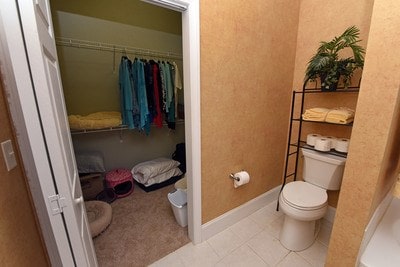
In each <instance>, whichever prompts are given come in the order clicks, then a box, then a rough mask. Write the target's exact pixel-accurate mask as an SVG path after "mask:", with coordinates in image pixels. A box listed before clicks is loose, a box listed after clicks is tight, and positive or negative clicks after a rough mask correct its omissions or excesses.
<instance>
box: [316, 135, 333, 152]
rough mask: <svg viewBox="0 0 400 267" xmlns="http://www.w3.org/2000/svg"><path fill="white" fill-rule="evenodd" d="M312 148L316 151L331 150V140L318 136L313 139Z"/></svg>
mask: <svg viewBox="0 0 400 267" xmlns="http://www.w3.org/2000/svg"><path fill="white" fill-rule="evenodd" d="M314 148H315V149H316V150H318V151H329V150H331V140H329V139H327V138H325V137H319V138H317V139H316V140H315V146H314Z"/></svg>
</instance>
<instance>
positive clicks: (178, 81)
mask: <svg viewBox="0 0 400 267" xmlns="http://www.w3.org/2000/svg"><path fill="white" fill-rule="evenodd" d="M172 66H173V76H174V96H175V118H178V89H179V90H182V89H183V85H182V79H181V75H180V73H179V69H178V65H176V63H175V61H174V62H172Z"/></svg>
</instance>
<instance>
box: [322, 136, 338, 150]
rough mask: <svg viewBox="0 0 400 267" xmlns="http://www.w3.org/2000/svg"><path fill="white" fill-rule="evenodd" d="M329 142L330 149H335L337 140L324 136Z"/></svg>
mask: <svg viewBox="0 0 400 267" xmlns="http://www.w3.org/2000/svg"><path fill="white" fill-rule="evenodd" d="M324 137H325V138H326V139H329V140H330V141H331V149H332V148H335V147H336V142H337V138H336V137H334V136H324Z"/></svg>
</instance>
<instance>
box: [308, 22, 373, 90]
mask: <svg viewBox="0 0 400 267" xmlns="http://www.w3.org/2000/svg"><path fill="white" fill-rule="evenodd" d="M359 36H360V30H359V29H358V28H357V27H356V26H351V27H349V28H347V29H346V30H345V31H344V32H343V33H342V34H341V35H340V36H337V37H334V38H333V39H332V40H331V41H329V42H326V41H322V42H320V46H319V47H318V49H317V53H316V54H315V55H314V56H313V57H312V58H311V59H310V61H309V62H308V66H307V69H306V77H305V81H307V80H315V79H316V78H318V77H319V78H321V77H324V78H325V79H324V81H322V82H323V83H324V85H325V86H330V85H331V84H332V83H337V81H338V79H339V77H340V76H343V80H344V83H345V86H348V84H350V79H351V77H352V75H353V73H354V70H355V69H358V68H362V67H363V66H364V54H365V49H364V48H363V47H361V46H360V45H358V42H360V41H361V40H360V39H359ZM346 48H349V49H350V50H351V51H352V54H353V56H352V57H349V58H344V59H341V58H339V52H340V51H342V50H343V49H346Z"/></svg>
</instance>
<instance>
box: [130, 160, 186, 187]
mask: <svg viewBox="0 0 400 267" xmlns="http://www.w3.org/2000/svg"><path fill="white" fill-rule="evenodd" d="M179 164H180V163H179V161H176V160H173V159H168V158H157V159H153V160H150V161H145V162H142V163H139V164H137V165H135V167H133V168H132V171H131V172H132V175H133V179H135V180H136V181H137V182H139V183H141V184H143V185H144V186H146V187H148V186H150V185H153V184H157V183H161V182H164V181H166V180H168V179H170V178H172V177H174V176H179V175H182V171H181V170H180V169H179V168H178V166H179Z"/></svg>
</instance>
